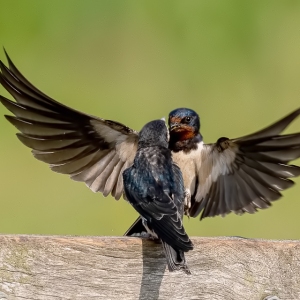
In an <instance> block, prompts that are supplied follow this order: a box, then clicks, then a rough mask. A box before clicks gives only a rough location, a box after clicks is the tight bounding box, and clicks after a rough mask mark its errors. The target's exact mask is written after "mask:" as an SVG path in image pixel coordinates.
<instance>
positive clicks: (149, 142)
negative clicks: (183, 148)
mask: <svg viewBox="0 0 300 300" xmlns="http://www.w3.org/2000/svg"><path fill="white" fill-rule="evenodd" d="M168 142H169V133H168V129H167V127H166V124H165V122H164V121H162V120H155V121H152V122H149V123H147V124H146V125H145V126H144V127H143V128H142V130H141V131H140V133H139V139H138V148H137V152H136V155H135V158H134V161H133V165H132V166H131V167H130V168H128V169H126V170H125V171H124V172H123V179H124V191H125V195H126V198H127V200H128V201H129V202H130V204H131V205H132V206H133V207H134V208H135V210H136V211H137V212H138V213H139V214H140V215H141V218H142V221H143V225H144V226H145V228H146V229H147V231H148V233H150V234H151V235H152V236H154V237H155V238H160V239H161V241H162V244H163V249H164V252H165V255H166V258H167V263H168V267H169V270H170V271H175V270H183V271H184V272H186V273H187V274H190V271H189V269H188V266H187V264H186V261H185V257H184V252H186V251H189V250H192V249H193V245H192V243H191V241H190V239H189V237H188V235H187V234H186V232H185V230H184V228H183V224H182V218H183V208H184V185H183V178H182V174H181V171H180V169H179V167H178V166H177V165H175V164H174V163H173V161H172V153H171V150H170V149H168Z"/></svg>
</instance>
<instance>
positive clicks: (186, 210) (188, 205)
mask: <svg viewBox="0 0 300 300" xmlns="http://www.w3.org/2000/svg"><path fill="white" fill-rule="evenodd" d="M190 208H191V192H190V190H189V189H186V190H185V191H184V214H185V215H187V216H188V217H189V216H190V213H189V210H190Z"/></svg>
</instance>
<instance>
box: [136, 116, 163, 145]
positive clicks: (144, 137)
mask: <svg viewBox="0 0 300 300" xmlns="http://www.w3.org/2000/svg"><path fill="white" fill-rule="evenodd" d="M168 144H169V131H168V128H167V126H166V123H165V121H164V120H154V121H151V122H149V123H147V124H146V125H145V126H144V127H143V128H142V130H141V131H140V133H139V142H138V147H139V148H144V147H153V146H161V147H165V148H168Z"/></svg>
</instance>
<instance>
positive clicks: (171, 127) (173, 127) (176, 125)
mask: <svg viewBox="0 0 300 300" xmlns="http://www.w3.org/2000/svg"><path fill="white" fill-rule="evenodd" d="M178 127H180V124H179V123H173V124H170V131H173V130H174V129H176V128H178Z"/></svg>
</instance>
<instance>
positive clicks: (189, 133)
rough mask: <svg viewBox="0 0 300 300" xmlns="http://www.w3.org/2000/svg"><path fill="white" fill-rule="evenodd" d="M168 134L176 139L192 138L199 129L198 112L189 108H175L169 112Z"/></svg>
mask: <svg viewBox="0 0 300 300" xmlns="http://www.w3.org/2000/svg"><path fill="white" fill-rule="evenodd" d="M168 123H169V129H170V135H171V138H172V136H173V137H174V136H176V140H177V141H180V140H189V139H192V138H194V137H195V136H196V135H197V134H198V133H199V129H200V119H199V116H198V114H197V113H196V112H195V111H193V110H192V109H189V108H177V109H175V110H173V111H171V112H170V114H169V120H168Z"/></svg>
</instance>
